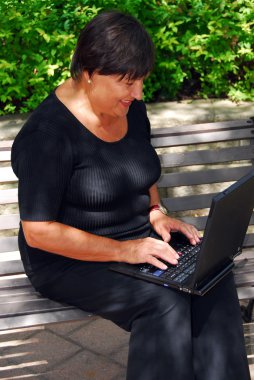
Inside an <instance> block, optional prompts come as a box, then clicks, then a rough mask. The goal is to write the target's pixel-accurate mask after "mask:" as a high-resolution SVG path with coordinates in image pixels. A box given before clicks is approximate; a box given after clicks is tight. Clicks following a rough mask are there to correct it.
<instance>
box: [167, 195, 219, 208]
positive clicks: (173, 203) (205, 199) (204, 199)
mask: <svg viewBox="0 0 254 380" xmlns="http://www.w3.org/2000/svg"><path fill="white" fill-rule="evenodd" d="M216 194H217V193H211V194H202V195H186V196H183V197H179V198H163V199H162V203H163V204H164V205H165V207H166V208H167V209H168V210H169V211H171V212H172V211H173V212H175V211H185V210H197V209H203V208H209V207H210V206H211V201H212V198H213V197H214V196H215V195H216Z"/></svg>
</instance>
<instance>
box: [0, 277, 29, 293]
mask: <svg viewBox="0 0 254 380" xmlns="http://www.w3.org/2000/svg"><path fill="white" fill-rule="evenodd" d="M26 287H28V288H32V285H31V283H30V281H29V280H28V278H27V277H26V275H25V274H22V275H16V276H4V277H0V288H1V290H9V289H15V288H16V289H18V288H22V289H23V288H26Z"/></svg>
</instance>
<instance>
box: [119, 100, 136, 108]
mask: <svg viewBox="0 0 254 380" xmlns="http://www.w3.org/2000/svg"><path fill="white" fill-rule="evenodd" d="M132 102H133V100H121V104H122V105H123V106H124V107H127V108H128V107H130V105H131V103H132Z"/></svg>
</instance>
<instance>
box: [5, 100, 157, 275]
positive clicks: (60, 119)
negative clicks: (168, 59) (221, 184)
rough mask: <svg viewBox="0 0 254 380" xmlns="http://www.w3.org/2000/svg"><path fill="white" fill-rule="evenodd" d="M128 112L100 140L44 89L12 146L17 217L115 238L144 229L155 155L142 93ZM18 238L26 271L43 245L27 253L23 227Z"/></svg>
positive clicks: (129, 236)
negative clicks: (113, 134) (120, 133)
mask: <svg viewBox="0 0 254 380" xmlns="http://www.w3.org/2000/svg"><path fill="white" fill-rule="evenodd" d="M127 119H128V131H127V133H126V135H125V136H124V137H123V138H122V139H121V140H119V141H116V142H105V141H103V140H101V139H99V138H98V137H96V136H95V135H94V134H92V133H91V132H90V131H89V130H88V129H87V128H86V127H85V126H84V125H83V124H81V123H80V122H79V121H78V120H77V119H76V118H75V116H74V115H73V114H72V113H71V112H70V111H69V110H68V109H67V108H66V107H65V106H64V104H63V103H62V102H61V101H60V100H59V99H58V98H57V96H56V95H55V93H54V92H53V93H52V94H50V95H49V96H48V97H47V98H46V99H45V100H44V102H43V103H41V105H40V106H39V107H38V108H37V109H36V110H35V111H34V112H33V114H32V115H31V117H30V118H29V119H28V121H27V122H26V123H25V124H24V126H23V127H22V129H21V131H20V132H19V134H18V135H17V137H16V139H15V141H14V144H13V148H12V167H13V170H14V172H15V174H16V175H17V177H18V178H19V207H20V215H21V220H30V221H58V222H61V223H64V224H67V225H70V226H73V227H76V228H79V229H81V230H84V231H88V232H90V233H94V234H96V235H101V236H107V237H110V238H114V239H119V240H125V239H134V238H138V237H141V236H148V235H149V233H150V224H149V215H148V208H149V188H150V187H151V186H152V185H153V184H154V183H155V182H156V181H157V180H158V178H159V176H160V163H159V159H158V157H157V154H156V152H155V150H154V148H153V147H152V146H151V144H150V124H149V120H148V118H147V114H146V109H145V105H144V103H143V102H142V101H134V102H133V103H132V105H131V106H130V109H129V112H128V115H127ZM19 241H20V250H21V255H22V258H23V261H25V266H27V271H28V272H29V270H28V269H29V268H30V270H31V262H32V264H36V262H37V263H38V264H39V263H41V262H43V261H44V260H46V255H45V254H44V255H41V254H43V253H45V251H40V250H37V249H36V253H37V254H36V255H32V253H33V252H34V251H35V249H33V248H31V247H29V246H28V245H27V244H26V242H25V239H24V235H23V233H22V230H21V231H20V239H19ZM38 253H41V254H38ZM54 256H57V255H53V254H50V255H49V256H48V255H47V257H49V258H48V259H49V260H55V259H56V258H54ZM48 259H47V260H48ZM57 259H59V257H58V258H57Z"/></svg>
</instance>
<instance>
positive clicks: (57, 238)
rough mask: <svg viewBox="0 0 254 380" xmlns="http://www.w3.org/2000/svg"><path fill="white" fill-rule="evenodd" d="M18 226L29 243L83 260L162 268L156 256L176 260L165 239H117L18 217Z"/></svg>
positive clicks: (169, 260)
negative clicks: (22, 219) (143, 264)
mask: <svg viewBox="0 0 254 380" xmlns="http://www.w3.org/2000/svg"><path fill="white" fill-rule="evenodd" d="M22 227H23V231H24V234H25V238H26V241H27V244H28V245H30V246H31V247H34V248H38V249H42V250H44V251H48V252H52V253H55V254H58V255H62V256H65V257H69V258H73V259H78V260H83V261H101V262H107V261H118V262H120V261H123V262H127V263H131V264H138V263H149V264H152V265H155V266H157V267H158V268H160V269H165V268H166V266H165V264H163V263H162V262H161V261H160V259H161V260H164V261H167V262H169V263H171V264H177V259H178V258H179V256H178V254H177V253H176V252H175V251H174V250H173V248H171V247H170V246H169V245H168V244H167V243H165V242H163V241H161V240H158V239H153V238H150V237H148V238H144V239H137V240H128V241H117V240H114V239H110V238H106V237H102V236H97V235H94V234H90V233H88V232H85V231H82V230H79V229H77V228H74V227H71V226H67V225H64V224H62V223H58V222H31V221H22Z"/></svg>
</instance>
